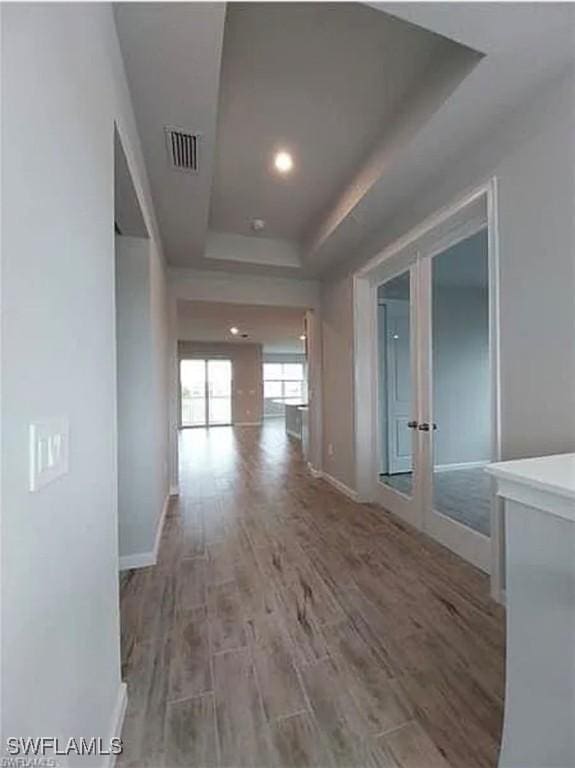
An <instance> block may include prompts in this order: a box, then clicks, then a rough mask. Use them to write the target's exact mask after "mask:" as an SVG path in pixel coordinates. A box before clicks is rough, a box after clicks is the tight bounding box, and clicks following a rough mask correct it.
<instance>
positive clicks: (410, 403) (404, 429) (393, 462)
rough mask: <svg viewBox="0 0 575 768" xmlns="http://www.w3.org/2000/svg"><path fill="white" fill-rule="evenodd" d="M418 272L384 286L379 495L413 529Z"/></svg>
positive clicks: (380, 299)
mask: <svg viewBox="0 0 575 768" xmlns="http://www.w3.org/2000/svg"><path fill="white" fill-rule="evenodd" d="M414 286H415V267H412V268H411V269H407V270H405V271H404V272H402V273H401V274H399V275H397V276H396V277H393V278H392V279H390V280H388V281H387V282H385V283H383V284H382V285H380V286H379V288H378V292H377V301H378V356H379V366H378V371H379V384H378V394H379V397H378V400H379V402H378V412H379V430H378V433H379V462H380V463H379V489H380V497H381V502H382V504H383V505H384V506H386V507H387V508H388V509H390V510H391V511H393V512H396V513H397V514H399V515H400V516H402V517H404V518H405V519H406V520H408V521H409V522H411V523H413V524H417V521H418V519H419V517H420V497H421V494H420V493H419V491H418V488H417V487H416V479H417V477H418V473H417V464H418V455H417V452H418V446H419V442H418V435H417V430H416V429H415V427H416V424H417V401H418V397H417V381H416V369H417V354H416V353H417V350H416V345H415V334H414V317H415V314H414V313H415V307H414V302H413V294H414Z"/></svg>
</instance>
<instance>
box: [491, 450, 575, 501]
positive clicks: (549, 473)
mask: <svg viewBox="0 0 575 768" xmlns="http://www.w3.org/2000/svg"><path fill="white" fill-rule="evenodd" d="M486 471H487V472H489V474H490V475H494V476H495V477H497V478H501V479H503V480H513V481H515V482H516V483H520V484H521V485H528V486H530V487H531V488H536V489H537V490H540V491H548V492H549V493H553V494H555V495H558V496H563V497H565V498H569V499H575V453H561V454H559V455H557V456H541V457H539V458H536V459H517V460H516V461H502V462H499V463H498V464H490V465H489V466H488V467H487V468H486Z"/></svg>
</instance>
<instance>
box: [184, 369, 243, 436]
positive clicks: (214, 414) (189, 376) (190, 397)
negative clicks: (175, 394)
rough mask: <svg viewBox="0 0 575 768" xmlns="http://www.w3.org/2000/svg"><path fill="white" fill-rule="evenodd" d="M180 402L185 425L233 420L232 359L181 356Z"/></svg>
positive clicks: (212, 424)
mask: <svg viewBox="0 0 575 768" xmlns="http://www.w3.org/2000/svg"><path fill="white" fill-rule="evenodd" d="M180 402H181V412H180V423H181V425H182V427H207V426H222V425H225V424H231V423H232V363H231V360H222V359H197V360H182V361H181V362H180Z"/></svg>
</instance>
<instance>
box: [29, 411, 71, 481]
mask: <svg viewBox="0 0 575 768" xmlns="http://www.w3.org/2000/svg"><path fill="white" fill-rule="evenodd" d="M68 433H69V424H68V419H66V418H65V417H62V418H57V419H46V421H37V422H35V423H34V424H30V490H31V491H32V492H35V491H38V490H40V488H42V487H43V486H44V485H48V483H51V482H52V481H53V480H56V478H58V477H61V476H62V475H65V474H66V473H67V472H68V448H69V434H68Z"/></svg>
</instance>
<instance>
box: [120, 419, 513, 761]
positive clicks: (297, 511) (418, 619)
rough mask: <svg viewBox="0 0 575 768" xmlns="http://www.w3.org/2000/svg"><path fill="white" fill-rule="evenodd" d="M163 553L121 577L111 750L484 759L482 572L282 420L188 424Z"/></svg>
mask: <svg viewBox="0 0 575 768" xmlns="http://www.w3.org/2000/svg"><path fill="white" fill-rule="evenodd" d="M181 461H182V472H181V485H180V497H179V498H178V499H177V500H173V502H172V504H171V506H170V510H169V513H168V516H167V519H166V525H165V528H164V533H163V539H162V544H161V551H160V556H159V562H158V564H157V565H156V566H155V567H153V568H146V569H141V570H138V571H130V572H128V573H125V574H123V575H122V579H121V616H122V661H123V676H124V679H125V680H126V681H127V683H128V695H129V701H128V711H127V715H126V720H125V725H124V730H123V734H122V735H123V741H124V753H123V755H122V757H121V758H120V760H119V763H118V765H119V768H120V767H121V768H127V767H128V766H129V768H175V767H176V766H187V767H188V768H192V767H193V768H196V767H198V768H199V767H200V766H236V767H238V768H240V767H242V766H258V767H261V768H267V767H268V766H278V767H279V766H301V767H302V768H303V766H322V767H323V766H326V767H327V766H329V767H330V768H333V767H335V766H346V767H349V768H352V767H354V768H355V767H356V766H366V767H368V768H476V767H477V768H494V766H495V765H496V763H497V753H498V745H499V740H500V732H501V722H502V711H503V693H504V691H503V688H504V662H503V658H504V643H505V638H504V620H503V612H502V610H501V609H500V608H499V607H498V606H497V605H495V604H494V603H493V602H492V601H491V600H490V598H489V590H488V582H487V579H486V577H485V576H483V575H482V574H481V573H480V572H479V571H477V570H475V569H474V568H472V567H471V566H469V565H467V564H466V563H464V562H462V561H461V560H460V559H459V558H457V557H456V556H455V555H453V554H452V553H450V552H448V551H447V550H445V549H443V548H442V547H440V546H439V545H437V544H435V543H434V542H432V541H430V540H429V539H427V538H426V537H425V536H423V535H421V534H419V533H417V532H416V531H414V530H412V529H409V528H407V527H406V526H404V525H403V524H401V523H400V522H398V520H397V519H395V518H393V517H392V516H390V515H388V514H387V513H386V512H384V511H383V510H381V509H377V508H375V507H370V506H367V505H359V504H355V503H353V502H352V501H349V500H348V499H346V498H345V497H343V496H342V495H340V494H339V493H338V492H337V491H334V490H332V488H331V487H330V486H328V485H327V484H326V483H325V482H324V481H321V480H314V479H312V478H311V477H310V475H309V474H308V473H307V471H306V469H305V466H304V463H303V461H302V460H301V458H300V454H299V447H298V444H297V443H294V442H292V441H290V440H289V439H287V438H286V437H285V435H284V433H283V429H282V428H281V425H280V424H277V423H276V424H270V425H269V426H266V427H264V428H263V429H258V428H243V429H235V430H234V429H232V428H227V427H225V428H224V427H220V428H213V429H212V430H210V431H206V430H188V431H185V432H184V433H183V434H182V437H181Z"/></svg>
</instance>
